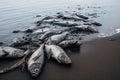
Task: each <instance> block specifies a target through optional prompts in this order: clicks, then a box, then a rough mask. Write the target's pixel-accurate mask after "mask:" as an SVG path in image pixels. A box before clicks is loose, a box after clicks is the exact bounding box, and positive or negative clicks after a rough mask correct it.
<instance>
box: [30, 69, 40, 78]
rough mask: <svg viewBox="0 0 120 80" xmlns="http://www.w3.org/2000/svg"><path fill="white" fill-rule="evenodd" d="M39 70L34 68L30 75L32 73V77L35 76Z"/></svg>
mask: <svg viewBox="0 0 120 80" xmlns="http://www.w3.org/2000/svg"><path fill="white" fill-rule="evenodd" d="M40 72H41V70H39V69H34V70H33V71H32V72H31V75H32V77H37V76H38V75H39V73H40Z"/></svg>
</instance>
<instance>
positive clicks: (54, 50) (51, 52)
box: [45, 45, 72, 64]
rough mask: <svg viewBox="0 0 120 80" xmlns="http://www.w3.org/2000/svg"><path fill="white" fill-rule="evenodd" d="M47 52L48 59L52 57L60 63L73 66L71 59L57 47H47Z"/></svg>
mask: <svg viewBox="0 0 120 80" xmlns="http://www.w3.org/2000/svg"><path fill="white" fill-rule="evenodd" d="M45 51H46V53H47V55H48V58H50V57H52V58H54V59H56V60H57V61H58V62H59V63H63V64H71V63H72V61H71V59H70V58H69V57H68V56H67V54H66V52H65V51H64V50H63V49H62V48H60V47H59V46H57V45H45Z"/></svg>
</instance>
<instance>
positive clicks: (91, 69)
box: [0, 34, 120, 80]
mask: <svg viewBox="0 0 120 80" xmlns="http://www.w3.org/2000/svg"><path fill="white" fill-rule="evenodd" d="M119 42H120V34H115V35H113V36H110V37H105V38H99V39H94V40H91V41H86V42H84V43H83V44H82V45H81V47H80V51H79V52H72V53H68V55H69V56H70V58H71V59H72V61H73V64H72V65H71V66H70V67H68V66H64V65H59V64H57V63H56V62H55V61H54V60H50V61H47V62H46V66H45V67H44V68H43V71H42V73H41V74H40V76H39V77H38V78H37V80H39V79H40V80H48V79H49V80H66V79H69V80H73V79H75V80H88V79H89V80H101V79H102V80H119V79H120V68H119V67H120V64H119V61H120V50H119V49H120V47H119V45H120V43H119ZM12 62H15V61H14V60H13V61H12ZM12 62H10V61H9V60H6V61H2V60H1V63H0V68H1V67H3V66H4V67H5V66H8V65H10V64H13V63H12ZM6 63H8V64H6ZM6 76H7V77H6ZM15 76H16V77H15ZM0 80H33V79H32V78H31V77H30V75H29V74H28V71H27V70H24V71H21V67H19V68H17V69H15V70H13V71H10V72H8V73H5V74H2V75H0Z"/></svg>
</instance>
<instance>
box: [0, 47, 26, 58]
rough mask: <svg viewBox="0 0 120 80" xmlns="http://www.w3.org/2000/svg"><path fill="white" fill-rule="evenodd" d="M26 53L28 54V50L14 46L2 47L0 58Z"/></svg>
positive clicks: (15, 56)
mask: <svg viewBox="0 0 120 80" xmlns="http://www.w3.org/2000/svg"><path fill="white" fill-rule="evenodd" d="M24 55H26V52H24V50H21V49H16V48H13V47H3V46H2V47H0V58H2V57H6V58H17V57H23V56H24Z"/></svg>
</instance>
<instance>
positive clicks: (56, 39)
mask: <svg viewBox="0 0 120 80" xmlns="http://www.w3.org/2000/svg"><path fill="white" fill-rule="evenodd" d="M68 34H69V33H68V32H64V33H62V34H57V35H53V36H51V37H50V38H49V39H48V41H47V44H58V43H60V42H62V41H63V40H64V39H65V38H66V37H67V35H68Z"/></svg>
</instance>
